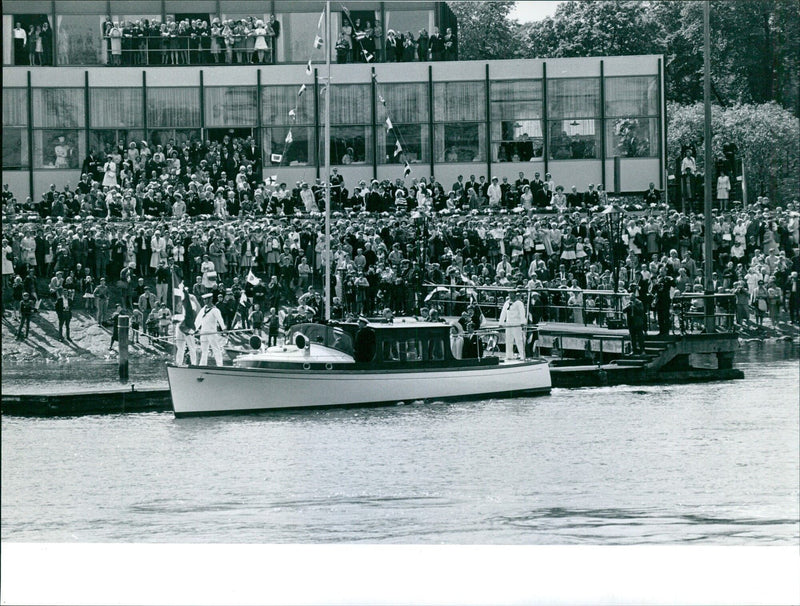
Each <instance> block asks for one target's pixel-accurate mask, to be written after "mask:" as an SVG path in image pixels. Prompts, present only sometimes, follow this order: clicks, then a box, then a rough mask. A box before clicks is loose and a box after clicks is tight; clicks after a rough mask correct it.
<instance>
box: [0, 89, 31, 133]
mask: <svg viewBox="0 0 800 606" xmlns="http://www.w3.org/2000/svg"><path fill="white" fill-rule="evenodd" d="M27 124H28V89H26V88H4V89H3V126H27Z"/></svg>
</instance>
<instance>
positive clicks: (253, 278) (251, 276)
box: [247, 269, 261, 286]
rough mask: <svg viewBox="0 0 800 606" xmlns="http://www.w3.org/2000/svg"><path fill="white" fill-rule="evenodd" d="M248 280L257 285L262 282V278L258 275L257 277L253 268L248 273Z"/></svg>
mask: <svg viewBox="0 0 800 606" xmlns="http://www.w3.org/2000/svg"><path fill="white" fill-rule="evenodd" d="M247 281H248V282H249V283H250V284H252V285H253V286H255V285H256V284H261V280H260V279H259V278H257V277H256V275H255V274H254V273H253V270H252V269H251V270H250V272H249V273H248V274H247Z"/></svg>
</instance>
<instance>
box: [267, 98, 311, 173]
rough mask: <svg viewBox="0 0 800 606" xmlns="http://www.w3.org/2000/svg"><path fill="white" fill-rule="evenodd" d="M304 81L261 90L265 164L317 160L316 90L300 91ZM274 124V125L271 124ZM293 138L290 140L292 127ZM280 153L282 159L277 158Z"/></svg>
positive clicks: (288, 164)
mask: <svg viewBox="0 0 800 606" xmlns="http://www.w3.org/2000/svg"><path fill="white" fill-rule="evenodd" d="M299 89H300V85H299V84H297V85H285V86H265V87H264V88H263V89H262V90H261V122H262V124H263V125H264V126H265V128H264V132H263V143H262V145H263V148H264V154H263V155H264V164H265V165H266V166H272V165H284V166H305V165H307V164H314V163H315V161H316V160H315V158H316V153H315V152H316V148H315V145H314V94H313V89H312V90H306V91H305V92H304V93H303V94H302V95H299V96H298V94H297V91H298V90H299ZM270 127H272V128H270ZM290 127H291V131H292V140H291V142H290V143H287V142H286V138H287V135H288V134H289V128H290ZM273 154H278V155H280V156H281V159H280V160H278V159H277V158H275V161H274V162H273Z"/></svg>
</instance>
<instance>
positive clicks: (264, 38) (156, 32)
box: [12, 14, 458, 66]
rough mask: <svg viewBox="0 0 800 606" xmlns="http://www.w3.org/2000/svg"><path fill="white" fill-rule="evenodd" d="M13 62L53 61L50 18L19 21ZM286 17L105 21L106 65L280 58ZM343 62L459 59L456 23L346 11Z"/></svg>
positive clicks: (339, 54)
mask: <svg viewBox="0 0 800 606" xmlns="http://www.w3.org/2000/svg"><path fill="white" fill-rule="evenodd" d="M12 34H13V39H14V51H13V59H14V65H53V30H52V29H51V27H50V23H49V22H48V21H47V20H44V21H42V23H40V24H32V25H30V26H29V27H28V28H27V29H26V28H25V27H23V25H22V24H21V23H16V24H15V27H14V28H13V30H12ZM280 35H281V24H280V22H279V21H278V20H277V19H276V18H275V15H270V16H269V17H268V18H267V19H262V18H259V17H255V16H250V17H244V18H239V19H230V18H227V19H220V18H219V17H213V18H211V17H210V18H206V19H203V18H194V19H179V20H175V19H174V18H173V17H172V16H167V18H166V20H164V21H163V22H162V21H161V20H160V19H131V20H121V21H120V20H117V21H115V20H113V19H112V18H111V17H110V16H109V17H106V19H105V21H104V22H103V24H102V36H103V45H104V50H105V57H106V61H107V63H108V65H125V66H131V65H211V64H224V65H251V64H257V65H264V64H274V63H275V60H276V49H277V46H276V44H277V41H278V38H279V37H280ZM334 52H335V55H336V57H335V59H336V61H337V62H338V63H359V62H361V63H365V62H367V63H370V62H384V61H385V62H403V61H406V62H407V61H455V60H457V59H458V39H457V36H456V34H455V33H454V32H453V30H452V28H450V27H448V28H445V29H444V33H440V32H439V28H438V27H434V28H433V30H432V32H431V33H428V31H427V30H426V29H421V30H419V32H417V34H416V35H415V34H414V33H413V32H411V31H406V32H401V31H395V30H393V29H388V30H387V31H386V35H385V36H384V33H383V29H382V28H381V26H380V23H379V22H378V21H375V22H372V21H369V20H365V21H364V22H363V23H362V21H361V19H360V18H355V19H350V18H349V16H348V15H346V14H343V18H342V26H341V28H340V31H339V37H338V39H337V40H336V44H335V47H334Z"/></svg>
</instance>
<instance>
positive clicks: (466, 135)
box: [433, 81, 486, 162]
mask: <svg viewBox="0 0 800 606" xmlns="http://www.w3.org/2000/svg"><path fill="white" fill-rule="evenodd" d="M433 99H434V102H433V119H434V123H435V125H434V130H435V133H434V141H435V147H436V149H435V152H434V160H435V161H436V162H485V161H486V83H485V82H484V81H478V82H434V84H433Z"/></svg>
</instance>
